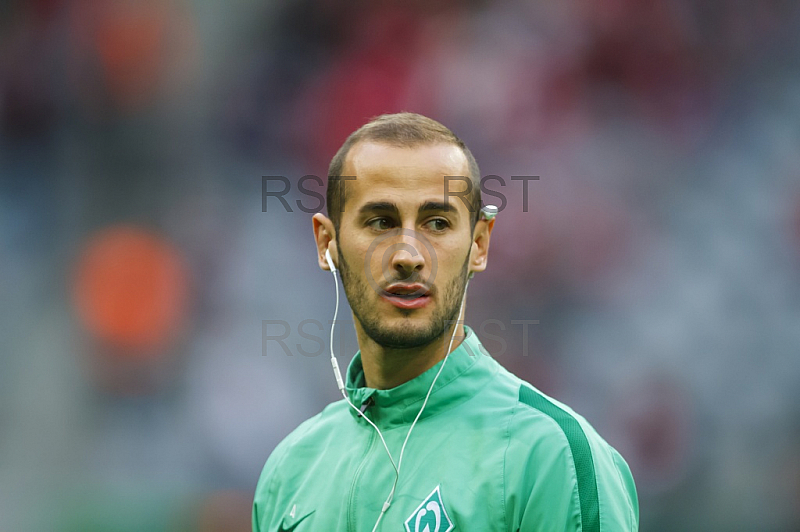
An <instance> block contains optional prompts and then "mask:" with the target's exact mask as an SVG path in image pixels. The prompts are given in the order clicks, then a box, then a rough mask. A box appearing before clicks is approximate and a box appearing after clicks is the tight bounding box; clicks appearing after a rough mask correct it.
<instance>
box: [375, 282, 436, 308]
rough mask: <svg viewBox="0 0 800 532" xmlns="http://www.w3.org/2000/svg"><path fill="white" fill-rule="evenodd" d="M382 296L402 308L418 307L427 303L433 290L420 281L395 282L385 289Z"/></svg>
mask: <svg viewBox="0 0 800 532" xmlns="http://www.w3.org/2000/svg"><path fill="white" fill-rule="evenodd" d="M381 297H383V299H385V300H386V301H388V302H389V303H391V304H392V305H394V306H395V307H398V308H401V309H417V308H422V307H424V306H425V305H427V304H428V303H429V302H430V300H431V291H430V289H429V288H428V287H426V286H425V285H423V284H420V283H413V284H402V283H395V284H392V285H389V286H388V287H387V288H385V289H384V290H383V293H382V294H381Z"/></svg>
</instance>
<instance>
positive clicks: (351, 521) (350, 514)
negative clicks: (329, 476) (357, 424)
mask: <svg viewBox="0 0 800 532" xmlns="http://www.w3.org/2000/svg"><path fill="white" fill-rule="evenodd" d="M375 440H376V436H375V430H374V429H372V427H370V432H369V443H368V444H367V451H366V452H365V453H364V456H363V457H362V458H361V463H360V464H358V468H357V469H356V473H355V475H353V483H352V484H351V485H350V495H349V497H348V499H347V530H349V531H350V532H356V528H355V521H356V515H355V514H356V511H355V505H354V504H353V498H354V497H355V493H356V485H357V484H358V479H359V478H360V477H361V473H362V471H363V470H364V465H365V464H366V463H367V458H368V457H369V455H370V454H371V453H372V446H373V445H374V444H375Z"/></svg>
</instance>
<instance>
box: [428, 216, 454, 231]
mask: <svg viewBox="0 0 800 532" xmlns="http://www.w3.org/2000/svg"><path fill="white" fill-rule="evenodd" d="M425 225H427V226H428V227H429V228H430V229H431V230H432V231H435V232H437V233H441V232H442V231H444V230H445V229H447V228H448V227H450V222H448V221H447V220H445V219H444V218H433V219H432V220H428V222H427V223H426V224H425Z"/></svg>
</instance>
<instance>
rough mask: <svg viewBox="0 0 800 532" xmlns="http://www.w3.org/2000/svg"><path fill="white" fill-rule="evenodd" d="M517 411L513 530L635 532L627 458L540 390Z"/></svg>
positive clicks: (509, 477) (510, 478)
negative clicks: (529, 407)
mask: <svg viewBox="0 0 800 532" xmlns="http://www.w3.org/2000/svg"><path fill="white" fill-rule="evenodd" d="M521 399H524V401H523V402H524V403H526V404H527V406H531V407H533V408H532V409H526V408H524V406H522V405H520V406H522V408H523V409H524V410H523V411H522V412H521V413H520V414H521V415H520V414H517V415H515V417H516V418H517V419H516V422H515V423H512V427H513V425H515V424H516V425H517V426H516V430H514V428H512V430H510V431H509V434H510V437H511V441H510V443H509V448H508V451H507V454H506V464H505V476H506V490H507V492H506V513H507V520H508V525H509V526H508V530H510V531H511V532H516V531H517V530H518V531H519V532H565V531H569V532H577V531H580V532H612V531H613V532H635V531H637V530H638V526H639V507H638V501H637V498H636V488H635V485H634V482H633V477H632V476H631V472H630V469H629V468H628V465H627V464H626V463H625V461H624V460H623V459H622V457H621V456H620V455H619V453H617V451H616V450H614V449H613V448H612V447H611V446H610V445H608V443H606V442H605V441H604V440H603V439H602V438H601V437H600V436H599V435H598V434H597V432H595V430H594V429H593V428H592V427H591V425H589V423H588V422H587V421H586V420H585V419H583V418H582V417H581V416H579V415H577V414H575V413H574V412H573V411H572V410H570V409H569V408H568V407H566V406H564V405H562V404H561V403H558V402H556V401H553V400H551V399H550V398H547V397H545V396H543V395H540V394H537V397H534V396H533V395H526V396H525V397H522V396H521Z"/></svg>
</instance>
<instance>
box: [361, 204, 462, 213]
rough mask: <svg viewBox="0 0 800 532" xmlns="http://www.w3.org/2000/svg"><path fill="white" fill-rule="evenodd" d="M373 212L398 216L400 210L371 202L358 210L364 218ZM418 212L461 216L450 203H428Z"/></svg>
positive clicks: (392, 206)
mask: <svg viewBox="0 0 800 532" xmlns="http://www.w3.org/2000/svg"><path fill="white" fill-rule="evenodd" d="M372 212H390V213H392V214H397V213H398V212H399V209H398V208H397V205H395V204H394V203H392V202H389V201H371V202H369V203H365V204H364V205H362V206H361V208H360V209H358V213H359V214H360V215H362V216H363V215H365V214H368V213H372ZM418 212H420V213H426V212H448V213H452V216H454V217H458V215H459V213H458V209H457V208H455V207H454V206H453V205H450V204H449V203H444V202H441V201H426V202H425V203H423V204H422V205H420V207H419V210H418Z"/></svg>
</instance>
